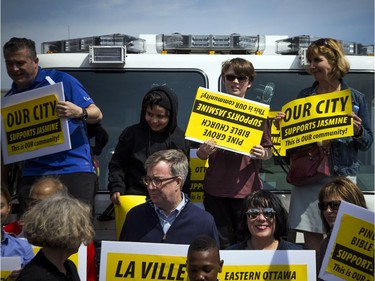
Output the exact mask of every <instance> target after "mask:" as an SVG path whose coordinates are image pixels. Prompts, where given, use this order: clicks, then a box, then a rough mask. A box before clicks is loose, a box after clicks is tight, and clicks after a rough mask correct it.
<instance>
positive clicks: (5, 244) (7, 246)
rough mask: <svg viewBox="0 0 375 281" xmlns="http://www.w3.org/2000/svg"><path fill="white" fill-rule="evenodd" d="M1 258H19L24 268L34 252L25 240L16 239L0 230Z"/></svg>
mask: <svg viewBox="0 0 375 281" xmlns="http://www.w3.org/2000/svg"><path fill="white" fill-rule="evenodd" d="M1 256H2V257H20V258H21V267H24V266H25V265H26V264H27V263H28V262H29V261H31V260H32V259H33V257H34V252H33V249H32V247H31V245H30V244H29V242H27V240H24V239H21V238H16V237H14V236H12V235H10V234H8V233H6V232H4V231H3V230H1Z"/></svg>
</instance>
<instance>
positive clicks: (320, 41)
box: [311, 38, 329, 47]
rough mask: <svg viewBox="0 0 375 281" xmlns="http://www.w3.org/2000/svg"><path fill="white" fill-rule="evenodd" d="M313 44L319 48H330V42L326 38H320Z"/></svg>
mask: <svg viewBox="0 0 375 281" xmlns="http://www.w3.org/2000/svg"><path fill="white" fill-rule="evenodd" d="M311 44H314V45H317V46H328V47H329V44H328V41H327V39H326V38H320V39H318V40H315V41H313V42H312V43H311Z"/></svg>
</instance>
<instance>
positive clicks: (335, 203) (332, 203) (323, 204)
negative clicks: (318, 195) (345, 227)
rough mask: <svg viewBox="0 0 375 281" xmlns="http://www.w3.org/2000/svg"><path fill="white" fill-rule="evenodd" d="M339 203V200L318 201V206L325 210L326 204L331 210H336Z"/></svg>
mask: <svg viewBox="0 0 375 281" xmlns="http://www.w3.org/2000/svg"><path fill="white" fill-rule="evenodd" d="M340 203H341V201H329V202H319V203H318V206H319V210H321V211H326V210H327V209H328V206H329V208H330V209H331V210H332V211H337V210H338V209H339V208H340Z"/></svg>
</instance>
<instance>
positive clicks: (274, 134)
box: [268, 111, 286, 156]
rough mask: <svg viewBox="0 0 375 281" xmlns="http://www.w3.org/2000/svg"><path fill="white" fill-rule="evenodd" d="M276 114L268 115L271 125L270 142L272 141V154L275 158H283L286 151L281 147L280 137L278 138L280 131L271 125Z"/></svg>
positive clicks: (272, 112)
mask: <svg viewBox="0 0 375 281" xmlns="http://www.w3.org/2000/svg"><path fill="white" fill-rule="evenodd" d="M277 113H278V112H276V111H270V112H269V113H268V119H269V120H270V123H271V141H272V153H273V155H275V156H285V155H286V150H285V148H283V147H281V136H280V129H277V128H276V126H275V125H274V124H273V119H274V118H275V117H276V115H277Z"/></svg>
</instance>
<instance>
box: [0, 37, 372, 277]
mask: <svg viewBox="0 0 375 281" xmlns="http://www.w3.org/2000/svg"><path fill="white" fill-rule="evenodd" d="M3 53H4V58H5V64H6V67H7V72H8V75H9V76H10V77H11V78H12V80H13V84H12V88H11V89H10V90H9V92H8V93H7V94H6V96H5V98H7V97H10V96H13V95H16V94H18V93H21V92H25V91H29V90H32V89H38V88H41V87H44V86H47V85H51V84H54V83H58V82H63V87H64V96H65V101H59V102H58V103H57V106H56V115H57V116H58V117H59V118H63V119H66V120H67V122H68V126H69V132H70V141H71V146H72V148H71V149H69V150H66V151H62V152H57V153H52V154H48V155H45V156H40V157H36V158H32V159H28V160H25V161H24V162H23V163H22V177H21V179H20V184H19V186H18V190H17V191H18V192H17V198H18V201H19V203H20V210H19V217H18V218H17V220H15V221H13V222H11V223H9V224H8V225H4V227H3V228H2V230H1V244H2V247H1V249H2V257H9V256H20V258H21V263H20V268H19V269H17V270H14V272H12V274H11V276H10V277H11V278H12V279H17V280H79V276H78V273H77V269H76V267H75V265H74V263H73V262H71V261H70V260H69V259H68V257H69V256H70V255H72V254H73V253H76V252H77V251H78V248H79V247H80V245H82V244H85V245H87V251H88V254H87V265H88V267H87V273H88V274H87V280H90V281H95V280H97V270H96V265H95V248H94V244H93V239H94V235H95V233H94V229H93V218H92V211H93V204H94V197H95V191H96V186H97V175H96V173H95V169H94V166H95V165H94V160H93V155H94V154H98V153H100V151H98V149H99V150H100V147H99V148H97V149H95V152H93V148H92V147H91V146H90V141H89V139H90V138H91V137H92V136H90V134H88V127H87V126H88V125H89V124H91V125H95V124H98V126H99V128H100V121H101V120H102V118H103V115H102V113H101V110H100V108H99V107H98V106H97V105H95V103H94V101H93V100H92V99H91V98H90V96H89V94H88V93H87V92H86V90H85V89H84V87H83V86H82V85H81V83H80V82H79V81H78V80H77V79H75V78H74V77H72V76H70V75H68V74H66V73H64V72H60V71H56V70H45V69H42V68H41V67H40V66H39V65H38V57H37V55H36V50H35V43H34V42H33V41H32V40H30V39H26V38H12V39H10V40H9V41H8V42H7V43H6V44H5V45H4V47H3ZM306 54H307V59H308V61H309V62H310V66H309V69H308V70H309V72H310V73H311V74H312V75H313V76H314V79H315V82H314V84H313V85H312V86H311V87H308V88H306V89H303V90H302V91H301V92H300V93H299V95H298V97H308V96H311V95H320V94H324V93H331V92H337V91H340V90H344V89H350V93H351V97H352V103H353V112H352V113H351V114H350V115H349V116H350V118H352V120H353V129H354V135H353V136H352V137H346V138H341V139H332V140H325V141H322V142H320V143H319V145H321V146H324V147H325V149H326V150H327V151H328V152H329V155H330V176H326V177H324V178H323V179H321V180H320V181H316V182H313V183H311V184H309V185H306V186H304V187H303V188H301V187H293V188H292V193H291V201H290V207H289V210H286V209H285V207H284V206H283V204H282V202H281V201H280V199H279V198H278V197H277V196H276V195H275V194H274V193H272V192H271V191H267V190H263V184H262V180H261V178H260V173H259V163H260V161H261V160H268V159H270V158H271V157H272V150H271V147H272V141H271V133H270V127H271V123H269V122H268V123H266V124H265V126H264V127H263V136H262V138H261V141H260V143H259V144H258V145H255V146H254V147H251V148H249V155H243V154H239V153H235V152H232V151H228V150H225V149H222V148H218V147H217V145H216V143H215V141H214V140H212V139H207V140H206V141H205V142H204V143H202V144H201V145H200V146H199V148H198V149H197V156H198V157H199V158H201V159H207V160H208V164H209V166H208V168H207V171H206V174H205V178H204V182H203V188H204V209H202V208H199V207H197V206H196V205H194V204H193V203H192V202H191V201H190V199H189V177H190V171H189V156H190V153H189V152H190V151H189V150H190V147H191V144H190V143H189V142H188V141H187V140H186V139H185V136H184V131H183V130H182V129H181V128H180V127H179V126H178V124H177V114H178V100H177V96H176V94H175V93H174V91H173V89H171V88H170V87H168V86H167V85H161V86H154V87H152V88H151V89H150V90H149V91H148V92H147V93H146V95H145V96H144V98H143V101H142V105H141V110H140V112H141V113H140V122H139V123H137V124H135V125H132V126H130V127H127V128H125V129H124V130H123V132H122V133H121V135H120V136H119V139H118V143H117V145H116V149H115V152H114V154H113V156H112V159H111V161H110V163H109V177H108V180H109V184H108V189H109V191H110V199H111V201H112V202H113V204H120V196H122V195H143V196H145V198H146V200H145V202H144V203H142V204H140V205H138V206H135V207H134V208H132V209H131V210H130V211H129V212H128V214H127V216H126V219H125V222H124V224H123V227H122V231H121V234H120V236H119V240H120V241H129V242H149V243H171V244H188V245H190V246H189V249H188V253H187V272H188V275H189V278H190V280H217V275H218V274H219V273H220V272H221V271H222V268H223V264H224V261H223V260H221V259H220V253H219V250H303V249H311V250H315V251H316V253H317V261H318V263H317V268H318V269H319V268H320V266H321V262H322V260H323V257H324V254H325V251H326V247H327V243H328V239H329V238H330V232H331V230H332V228H333V225H334V223H335V218H336V214H337V211H338V208H339V206H340V202H341V201H342V200H344V201H347V202H350V203H353V204H356V205H358V206H361V207H363V208H366V202H365V200H364V197H363V194H362V192H361V190H360V189H359V188H358V186H357V185H356V175H357V173H358V170H359V166H360V164H359V161H358V151H359V150H362V151H365V150H367V149H369V148H370V146H371V145H372V143H373V133H372V130H371V124H370V118H369V111H368V108H367V104H366V100H365V96H364V94H362V93H361V92H359V91H358V90H356V89H353V88H350V87H349V86H348V85H347V84H346V83H345V82H344V80H343V78H344V76H345V75H346V74H347V72H348V71H349V64H348V62H347V60H346V58H345V55H344V53H343V49H342V46H341V44H340V42H339V41H337V40H335V39H330V38H326V39H320V40H317V41H315V42H312V44H311V45H310V46H309V47H308V49H307V53H306ZM221 76H222V79H223V82H224V86H225V90H226V93H227V94H230V95H233V96H235V97H238V98H245V95H246V93H247V91H248V90H249V89H250V87H251V85H252V83H253V81H254V79H255V76H256V73H255V69H254V67H253V65H252V63H251V62H250V61H248V60H245V59H242V58H233V59H231V60H227V61H225V62H223V65H222V69H221ZM284 117H285V113H283V112H279V113H278V114H277V116H276V118H275V119H274V124H275V125H276V126H277V127H279V126H280V125H281V124H282V122H283V118H284ZM100 130H101V131H102V130H103V129H100ZM107 141H108V135H105V134H104V137H102V138H98V142H101V143H102V144H103V145H105V144H106V142H107ZM298 149H299V148H296V149H292V151H291V153H292V154H293V153H295V152H296V151H298ZM2 160H3V159H2ZM8 175H9V166H8V165H4V164H3V161H2V182H1V221H2V223H3V224H4V223H5V222H6V219H7V217H8V215H9V214H10V212H11V196H10V194H9V191H8V186H9V184H10V183H9V182H8V178H7V176H8ZM297 231H298V232H303V233H304V245H301V244H298V243H296V241H295V238H294V237H293V235H291V234H293V232H297ZM323 234H324V236H323ZM21 237H24V238H26V240H24V239H22V238H21ZM323 238H324V239H323ZM31 244H32V245H34V246H39V247H41V249H40V250H39V251H38V253H37V254H36V255H35V257H34V254H33V251H32V250H31ZM208 269H209V270H208Z"/></svg>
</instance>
